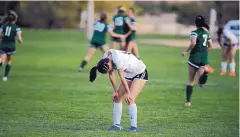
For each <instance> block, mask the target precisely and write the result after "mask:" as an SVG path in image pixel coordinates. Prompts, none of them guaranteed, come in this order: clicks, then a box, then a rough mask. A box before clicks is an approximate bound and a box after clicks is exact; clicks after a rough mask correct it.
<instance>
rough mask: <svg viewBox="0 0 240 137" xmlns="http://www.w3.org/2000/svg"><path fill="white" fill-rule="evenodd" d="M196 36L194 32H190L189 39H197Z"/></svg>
mask: <svg viewBox="0 0 240 137" xmlns="http://www.w3.org/2000/svg"><path fill="white" fill-rule="evenodd" d="M197 36H198V34H197V33H196V32H191V33H190V36H189V37H190V39H191V38H193V37H197Z"/></svg>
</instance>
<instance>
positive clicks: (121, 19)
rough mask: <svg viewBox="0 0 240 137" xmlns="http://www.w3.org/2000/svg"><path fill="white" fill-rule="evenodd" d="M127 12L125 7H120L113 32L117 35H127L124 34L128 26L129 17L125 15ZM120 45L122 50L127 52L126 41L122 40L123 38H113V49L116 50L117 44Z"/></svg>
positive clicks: (114, 21) (114, 18) (115, 17)
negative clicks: (125, 27)
mask: <svg viewBox="0 0 240 137" xmlns="http://www.w3.org/2000/svg"><path fill="white" fill-rule="evenodd" d="M125 11H126V9H125V8H124V7H123V6H119V7H118V8H117V14H116V15H115V16H114V17H113V27H114V29H113V32H115V33H117V34H121V35H123V34H125V32H124V26H125V25H126V21H127V16H126V15H125ZM116 42H117V43H119V44H120V50H126V42H125V39H121V38H116V37H114V36H113V37H112V38H111V48H112V49H115V43H116Z"/></svg>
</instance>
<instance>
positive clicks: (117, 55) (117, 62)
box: [103, 49, 146, 78]
mask: <svg viewBox="0 0 240 137" xmlns="http://www.w3.org/2000/svg"><path fill="white" fill-rule="evenodd" d="M110 54H111V56H112V61H113V69H115V70H118V69H120V68H123V70H124V76H125V77H127V78H132V77H134V76H136V75H138V74H141V73H143V72H144V71H145V69H146V65H145V64H144V63H143V61H141V60H139V59H137V58H136V57H135V56H134V55H133V54H131V53H128V52H126V51H120V50H114V49H110V50H109V51H108V52H106V53H105V54H104V57H103V58H106V57H107V56H108V55H110Z"/></svg>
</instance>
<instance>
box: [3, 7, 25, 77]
mask: <svg viewBox="0 0 240 137" xmlns="http://www.w3.org/2000/svg"><path fill="white" fill-rule="evenodd" d="M17 18H18V15H17V13H16V12H14V11H12V10H11V11H9V14H8V17H7V18H6V20H5V23H4V24H3V25H2V27H1V28H0V34H1V35H3V37H2V41H1V44H0V66H2V64H4V63H5V59H6V57H7V65H6V68H5V73H4V76H3V81H7V78H8V74H9V72H10V69H11V63H12V57H13V54H14V53H15V52H16V43H15V37H16V36H17V38H18V42H19V43H20V44H21V43H22V35H21V34H22V31H21V29H20V28H19V27H18V26H17V25H16V21H17Z"/></svg>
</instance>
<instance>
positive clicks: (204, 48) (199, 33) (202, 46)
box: [189, 28, 211, 64]
mask: <svg viewBox="0 0 240 137" xmlns="http://www.w3.org/2000/svg"><path fill="white" fill-rule="evenodd" d="M192 37H197V43H196V45H195V47H194V48H193V49H192V50H191V52H190V56H189V61H190V62H192V63H204V64H208V41H209V40H210V39H211V38H210V35H209V32H208V31H207V30H204V29H202V28H200V29H197V30H194V31H192V32H191V33H190V39H191V38H192Z"/></svg>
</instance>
